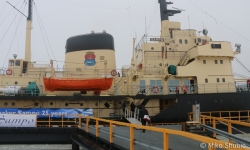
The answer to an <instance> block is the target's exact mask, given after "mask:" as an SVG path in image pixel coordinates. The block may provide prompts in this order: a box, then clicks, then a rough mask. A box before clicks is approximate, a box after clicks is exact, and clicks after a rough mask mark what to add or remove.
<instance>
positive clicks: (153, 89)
mask: <svg viewBox="0 0 250 150" xmlns="http://www.w3.org/2000/svg"><path fill="white" fill-rule="evenodd" d="M159 90H160V89H159V87H158V86H153V88H152V92H153V93H155V94H156V93H158V92H159Z"/></svg>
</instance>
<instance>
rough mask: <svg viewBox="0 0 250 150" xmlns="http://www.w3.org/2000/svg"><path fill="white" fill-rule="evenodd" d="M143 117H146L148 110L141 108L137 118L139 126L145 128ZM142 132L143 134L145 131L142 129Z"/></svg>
mask: <svg viewBox="0 0 250 150" xmlns="http://www.w3.org/2000/svg"><path fill="white" fill-rule="evenodd" d="M144 115H148V110H147V109H146V108H145V107H144V106H142V109H140V110H139V118H140V120H141V124H142V125H143V126H146V120H144ZM142 132H143V133H144V132H145V129H142Z"/></svg>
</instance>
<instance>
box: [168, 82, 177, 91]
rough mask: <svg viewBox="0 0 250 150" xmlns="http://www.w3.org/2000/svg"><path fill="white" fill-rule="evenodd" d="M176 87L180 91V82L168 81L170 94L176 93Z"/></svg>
mask: <svg viewBox="0 0 250 150" xmlns="http://www.w3.org/2000/svg"><path fill="white" fill-rule="evenodd" d="M176 87H178V90H180V83H179V80H168V89H169V92H170V93H176Z"/></svg>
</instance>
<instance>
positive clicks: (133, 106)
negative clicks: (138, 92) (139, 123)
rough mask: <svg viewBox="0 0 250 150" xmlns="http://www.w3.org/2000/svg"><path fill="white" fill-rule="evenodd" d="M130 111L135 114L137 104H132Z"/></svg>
mask: <svg viewBox="0 0 250 150" xmlns="http://www.w3.org/2000/svg"><path fill="white" fill-rule="evenodd" d="M130 110H131V111H132V112H133V113H134V112H135V104H134V102H132V103H131V104H130Z"/></svg>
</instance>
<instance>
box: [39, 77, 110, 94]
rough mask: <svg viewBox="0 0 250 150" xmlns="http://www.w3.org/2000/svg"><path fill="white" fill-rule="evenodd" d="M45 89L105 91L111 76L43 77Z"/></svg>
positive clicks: (108, 86)
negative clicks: (85, 77)
mask: <svg viewBox="0 0 250 150" xmlns="http://www.w3.org/2000/svg"><path fill="white" fill-rule="evenodd" d="M43 82H44V86H45V90H46V91H105V90H108V89H109V88H110V87H111V85H112V82H113V78H90V79H79V78H43Z"/></svg>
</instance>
